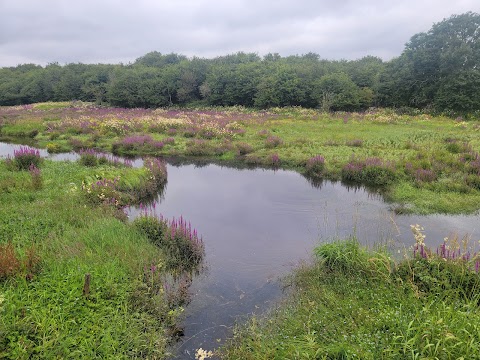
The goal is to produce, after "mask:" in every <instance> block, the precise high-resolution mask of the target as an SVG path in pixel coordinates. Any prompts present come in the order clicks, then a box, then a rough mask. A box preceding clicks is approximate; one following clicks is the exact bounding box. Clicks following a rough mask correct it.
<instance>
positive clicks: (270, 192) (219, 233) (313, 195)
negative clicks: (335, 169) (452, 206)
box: [130, 164, 480, 359]
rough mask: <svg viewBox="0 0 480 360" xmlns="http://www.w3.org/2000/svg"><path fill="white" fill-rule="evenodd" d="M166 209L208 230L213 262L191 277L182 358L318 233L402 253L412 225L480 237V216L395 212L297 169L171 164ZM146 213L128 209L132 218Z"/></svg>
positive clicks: (255, 304)
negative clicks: (312, 179) (353, 238)
mask: <svg viewBox="0 0 480 360" xmlns="http://www.w3.org/2000/svg"><path fill="white" fill-rule="evenodd" d="M156 210H157V211H158V212H160V213H162V214H163V215H164V216H166V217H168V218H171V217H179V216H183V217H184V218H186V219H188V220H189V221H190V222H191V223H192V225H193V226H195V228H197V230H198V231H199V233H200V234H202V236H203V239H204V241H205V247H206V258H205V260H206V265H207V270H206V272H204V273H203V274H202V275H200V276H199V277H197V278H196V279H195V280H194V282H193V285H192V288H191V290H192V292H193V293H194V296H193V299H192V302H191V303H190V304H189V306H188V307H187V308H186V319H185V322H184V326H185V329H184V330H185V336H184V337H183V338H182V339H181V340H180V342H179V343H178V344H177V353H178V354H179V358H184V359H192V358H193V357H194V353H195V349H198V348H200V347H202V348H203V349H207V350H211V349H213V348H215V347H218V346H219V344H221V343H222V342H223V341H224V339H225V338H226V337H227V336H228V335H230V334H231V331H232V327H233V325H234V324H235V322H236V321H240V322H241V321H243V320H246V318H247V316H248V315H252V314H253V313H261V312H264V311H265V310H267V309H268V308H270V307H271V306H272V304H273V303H274V302H275V301H276V300H278V299H279V297H280V295H281V292H282V291H281V284H280V282H279V281H278V280H279V277H281V276H282V275H285V274H287V273H288V272H289V271H291V269H292V268H293V267H294V266H295V265H297V264H298V263H299V262H300V261H302V260H308V259H309V257H310V256H311V253H312V249H313V248H314V247H315V246H316V245H318V244H319V243H320V242H321V241H328V240H331V239H335V238H340V239H342V238H345V237H348V236H352V235H355V236H356V237H357V238H358V239H359V240H360V241H361V242H362V243H365V244H370V245H373V244H380V243H383V244H387V245H388V246H390V247H391V248H392V249H396V250H400V251H403V249H404V247H409V246H411V245H413V242H414V240H413V236H412V232H411V230H410V225H411V224H417V223H418V224H420V225H421V226H423V227H424V228H425V233H426V236H427V237H426V242H427V244H428V245H431V246H432V245H437V244H440V243H441V242H442V240H443V238H444V237H445V236H448V235H449V234H452V233H454V232H456V233H458V234H459V235H460V236H463V235H465V234H467V233H468V234H470V235H471V236H472V239H475V240H476V239H477V238H478V237H479V234H480V233H479V232H478V229H477V224H478V223H479V222H478V220H479V217H478V216H445V215H435V216H413V215H410V216H398V215H395V214H394V213H393V211H391V210H390V209H389V205H388V204H386V203H385V202H383V201H382V199H381V197H380V196H379V195H378V194H375V193H373V194H372V193H370V192H368V191H366V190H365V189H363V188H348V187H346V186H344V185H342V184H341V183H332V182H324V183H323V184H321V186H318V185H317V186H312V185H311V184H310V183H309V182H308V181H307V180H306V179H305V178H304V177H302V176H301V175H300V174H298V173H295V172H292V171H282V170H280V171H273V170H261V169H256V170H245V169H243V170H240V169H234V168H227V167H221V166H218V165H213V164H210V165H207V166H195V165H184V166H172V165H169V166H168V184H167V187H166V189H165V192H164V194H163V195H162V196H161V197H159V198H158V199H157V203H156ZM138 213H139V211H138V210H135V209H131V210H130V216H132V217H134V216H136V215H138Z"/></svg>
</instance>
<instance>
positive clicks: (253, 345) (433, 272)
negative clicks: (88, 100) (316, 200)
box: [221, 240, 480, 360]
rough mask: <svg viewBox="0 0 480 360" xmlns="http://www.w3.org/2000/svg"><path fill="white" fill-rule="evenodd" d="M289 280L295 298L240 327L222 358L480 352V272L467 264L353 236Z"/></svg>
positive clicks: (469, 355)
mask: <svg viewBox="0 0 480 360" xmlns="http://www.w3.org/2000/svg"><path fill="white" fill-rule="evenodd" d="M437 269H441V271H437ZM457 280H458V281H457ZM289 283H290V288H289V290H288V294H289V295H287V299H286V300H284V302H283V303H282V304H281V305H280V306H279V307H278V308H277V309H275V310H273V311H272V312H271V314H269V315H268V316H265V317H261V318H253V319H252V320H250V321H249V323H248V324H247V325H245V326H243V327H239V328H238V329H237V330H236V332H235V335H234V337H233V339H232V340H231V341H230V343H229V344H228V345H227V346H226V347H224V348H223V349H222V350H221V353H222V358H225V359H255V360H260V359H460V358H463V359H478V358H480V355H479V354H480V307H479V300H480V297H479V295H478V290H479V288H480V275H478V274H475V273H474V272H472V271H471V270H468V268H466V267H465V266H464V265H463V264H461V263H453V262H452V263H451V264H450V266H446V265H445V261H444V260H438V259H436V258H435V257H433V256H432V258H430V259H428V260H425V259H420V258H415V259H408V260H403V261H401V262H400V263H394V262H393V260H391V259H390V257H389V256H388V255H387V254H386V253H384V252H383V251H377V252H374V251H367V250H366V249H364V248H362V247H360V246H359V245H358V243H357V242H355V241H352V240H349V241H342V242H336V243H332V244H325V245H322V246H320V247H319V248H317V249H316V258H315V260H314V262H313V263H312V264H310V265H304V266H302V267H300V268H298V269H297V270H296V271H295V273H294V275H293V276H292V278H291V279H290V282H289ZM467 283H468V284H470V286H471V288H470V289H469V291H465V284H467ZM427 285H428V286H427ZM445 289H449V291H445Z"/></svg>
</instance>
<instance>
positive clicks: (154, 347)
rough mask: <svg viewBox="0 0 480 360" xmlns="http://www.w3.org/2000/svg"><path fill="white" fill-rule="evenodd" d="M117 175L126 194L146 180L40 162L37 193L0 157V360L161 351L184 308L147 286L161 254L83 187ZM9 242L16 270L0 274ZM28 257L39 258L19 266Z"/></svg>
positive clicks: (119, 171)
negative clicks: (147, 272) (95, 201)
mask: <svg viewBox="0 0 480 360" xmlns="http://www.w3.org/2000/svg"><path fill="white" fill-rule="evenodd" d="M118 175H122V176H123V177H124V178H125V182H126V183H129V184H130V185H129V186H131V187H133V188H134V187H135V186H138V185H139V184H141V183H142V178H144V177H146V174H144V170H143V169H130V168H116V167H112V166H98V167H93V168H91V167H85V166H82V165H80V164H79V163H70V162H52V161H48V160H45V161H44V162H43V163H42V165H41V176H42V180H43V181H42V188H41V189H36V188H35V187H33V186H32V181H31V176H30V174H29V172H28V171H16V170H12V169H10V168H9V167H7V165H6V162H5V161H0V188H1V190H2V191H0V203H1V204H2V206H1V207H0V250H1V251H0V260H1V261H0V358H7V359H29V358H46V359H51V358H85V359H95V358H102V359H103V358H163V357H164V356H165V355H166V353H167V350H166V346H167V342H168V336H167V335H166V333H167V330H168V329H169V328H170V327H171V326H174V323H175V319H176V317H177V315H178V314H180V313H181V308H175V307H171V306H170V304H168V302H167V301H166V299H165V297H164V295H163V293H162V292H161V291H153V288H152V286H153V282H152V283H150V284H146V283H145V270H144V269H145V268H146V267H147V268H150V266H151V265H152V264H161V263H164V262H165V256H164V252H163V250H162V249H161V248H160V247H158V246H155V245H154V244H152V243H151V242H150V241H149V240H148V238H146V237H145V236H144V235H143V234H142V233H140V232H139V231H138V230H137V229H136V228H135V227H134V226H132V225H130V224H128V223H126V222H124V221H122V220H121V219H118V218H117V217H118V211H116V210H115V208H114V207H112V206H104V205H101V204H99V205H92V203H91V202H89V201H88V198H87V197H86V196H85V194H84V191H82V182H83V181H85V179H88V178H91V177H95V176H102V177H103V176H118ZM7 243H11V244H12V245H13V248H14V250H15V257H16V258H17V260H20V263H21V264H20V266H19V267H18V268H16V271H15V274H13V275H12V274H10V275H8V276H6V277H4V276H3V275H2V274H3V273H4V272H5V269H6V266H7V265H8V261H9V259H6V258H5V256H4V255H5V254H7V253H6V252H4V250H5V249H6V246H7ZM32 252H33V253H34V255H35V258H37V259H38V260H39V262H37V263H36V264H35V265H34V266H28V265H26V263H25V265H22V263H23V262H24V261H25V262H26V259H27V256H28V254H29V253H32ZM11 260H12V258H11V256H10V261H11ZM11 263H12V262H10V264H11ZM6 264H7V265H6ZM87 273H88V274H91V286H90V292H89V294H88V296H84V295H83V286H84V278H85V275H86V274H87ZM161 276H163V275H161V274H160V273H158V279H157V280H155V286H157V287H158V286H159V285H158V284H157V282H158V281H161Z"/></svg>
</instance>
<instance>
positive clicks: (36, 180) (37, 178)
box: [28, 164, 43, 190]
mask: <svg viewBox="0 0 480 360" xmlns="http://www.w3.org/2000/svg"><path fill="white" fill-rule="evenodd" d="M28 171H29V172H30V176H31V178H32V187H33V189H34V190H40V189H41V188H42V185H43V181H42V173H41V171H40V169H39V168H37V167H36V166H35V165H33V164H31V165H30V168H29V169H28Z"/></svg>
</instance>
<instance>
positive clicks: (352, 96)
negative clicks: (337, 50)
mask: <svg viewBox="0 0 480 360" xmlns="http://www.w3.org/2000/svg"><path fill="white" fill-rule="evenodd" d="M315 93H316V94H317V98H318V101H319V105H320V107H321V108H322V109H323V110H324V111H329V110H335V111H336V110H344V111H353V110H358V109H359V108H360V99H361V90H360V88H359V87H358V86H357V85H355V83H354V82H353V81H352V79H350V77H349V76H348V75H347V74H345V73H344V72H340V73H333V74H327V75H324V76H322V77H321V78H320V79H319V80H318V82H317V84H316V89H315Z"/></svg>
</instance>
